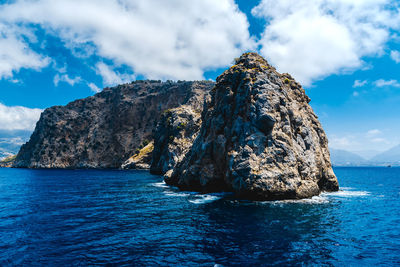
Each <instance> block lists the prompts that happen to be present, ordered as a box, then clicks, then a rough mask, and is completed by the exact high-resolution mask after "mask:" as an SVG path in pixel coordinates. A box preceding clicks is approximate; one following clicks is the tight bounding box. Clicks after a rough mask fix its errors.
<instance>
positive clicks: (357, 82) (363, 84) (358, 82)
mask: <svg viewBox="0 0 400 267" xmlns="http://www.w3.org/2000/svg"><path fill="white" fill-rule="evenodd" d="M367 83H368V81H367V80H364V81H361V80H355V81H354V84H353V88H357V87H363V86H365V85H366V84H367Z"/></svg>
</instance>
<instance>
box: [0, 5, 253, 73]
mask: <svg viewBox="0 0 400 267" xmlns="http://www.w3.org/2000/svg"><path fill="white" fill-rule="evenodd" d="M0 18H1V19H0V20H3V21H8V22H10V23H20V24H21V23H22V24H23V25H25V24H31V23H34V24H39V25H41V26H42V27H43V28H45V29H46V30H47V33H49V34H57V35H58V36H59V37H61V38H62V40H63V41H64V43H65V44H66V46H67V47H68V48H70V49H72V50H73V51H74V53H75V54H76V55H78V56H82V57H85V56H88V54H91V53H96V54H97V55H99V56H100V57H103V58H105V59H108V60H112V61H113V63H114V64H115V65H116V66H119V65H122V64H125V65H127V66H129V67H131V68H132V70H133V71H134V72H135V73H136V74H142V75H145V76H146V77H147V78H161V79H169V78H170V79H201V78H203V72H204V71H205V70H208V69H213V68H218V67H224V66H227V65H229V64H230V63H231V62H232V59H233V58H234V57H237V56H238V55H240V53H242V52H244V51H245V50H248V49H252V48H254V42H253V41H252V39H251V38H250V36H249V32H248V22H247V18H246V16H245V15H244V14H243V13H242V12H240V11H239V10H238V8H237V6H236V4H235V3H234V1H233V0H219V1H214V0H193V1H187V0H174V1H164V0H58V1H53V0H37V1H29V0H17V1H15V2H14V3H11V4H8V5H3V6H2V7H0ZM79 47H83V48H82V49H77V48H79ZM85 47H88V49H85ZM77 51H78V52H77Z"/></svg>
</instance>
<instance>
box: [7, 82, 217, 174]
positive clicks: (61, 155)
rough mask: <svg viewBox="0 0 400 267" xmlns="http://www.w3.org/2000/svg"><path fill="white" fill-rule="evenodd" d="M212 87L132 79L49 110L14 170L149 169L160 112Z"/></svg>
mask: <svg viewBox="0 0 400 267" xmlns="http://www.w3.org/2000/svg"><path fill="white" fill-rule="evenodd" d="M213 86H214V83H213V82H208V81H195V82H171V81H167V82H161V81H136V82H133V83H129V84H123V85H119V86H116V87H113V88H105V89H104V90H103V91H102V92H100V93H98V94H96V95H94V96H91V97H88V98H85V99H80V100H76V101H74V102H71V103H69V104H68V105H66V106H55V107H51V108H48V109H46V110H45V111H44V112H43V113H42V114H41V116H40V120H39V121H38V123H37V124H36V128H35V131H34V132H33V134H32V136H31V138H30V140H29V142H28V143H26V144H25V145H23V146H22V147H21V149H20V151H19V153H18V155H17V158H16V159H15V162H14V164H13V166H14V167H28V168H120V167H125V168H149V167H150V162H151V158H152V154H151V152H152V148H153V147H152V144H153V142H152V140H153V132H154V130H155V128H156V125H157V123H158V121H159V119H160V117H161V116H162V114H163V112H164V111H165V110H168V109H172V108H176V107H179V106H181V105H184V104H187V103H188V102H189V101H191V99H193V97H194V96H201V95H204V94H207V93H208V92H209V91H210V89H211V88H212V87H213Z"/></svg>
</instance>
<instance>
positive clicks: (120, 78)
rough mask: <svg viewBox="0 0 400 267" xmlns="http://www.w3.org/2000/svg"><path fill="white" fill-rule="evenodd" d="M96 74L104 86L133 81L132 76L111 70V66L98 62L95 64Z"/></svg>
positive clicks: (133, 76) (133, 77)
mask: <svg viewBox="0 0 400 267" xmlns="http://www.w3.org/2000/svg"><path fill="white" fill-rule="evenodd" d="M96 72H97V74H100V75H101V77H102V78H103V84H104V85H105V86H112V85H117V84H121V83H126V82H131V81H132V80H134V79H135V75H133V74H121V73H119V72H116V71H114V70H113V69H112V67H111V66H109V65H107V64H105V63H104V62H99V63H97V64H96Z"/></svg>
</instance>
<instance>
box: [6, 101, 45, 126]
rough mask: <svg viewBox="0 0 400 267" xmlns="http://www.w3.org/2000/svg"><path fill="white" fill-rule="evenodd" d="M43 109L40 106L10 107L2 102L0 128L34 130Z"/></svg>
mask: <svg viewBox="0 0 400 267" xmlns="http://www.w3.org/2000/svg"><path fill="white" fill-rule="evenodd" d="M42 111H43V110H41V109H38V108H34V109H31V108H26V107H21V106H13V107H9V106H6V105H4V104H1V103H0V130H27V131H32V130H33V129H34V128H35V125H36V122H37V121H38V120H39V117H40V114H41V113H42Z"/></svg>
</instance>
